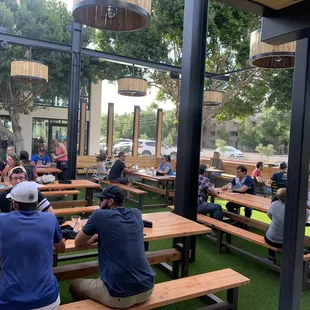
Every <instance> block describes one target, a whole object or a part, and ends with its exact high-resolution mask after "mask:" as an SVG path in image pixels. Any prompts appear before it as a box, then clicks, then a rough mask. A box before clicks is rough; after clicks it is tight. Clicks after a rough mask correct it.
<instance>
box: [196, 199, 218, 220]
mask: <svg viewBox="0 0 310 310" xmlns="http://www.w3.org/2000/svg"><path fill="white" fill-rule="evenodd" d="M197 212H198V213H201V214H204V215H207V214H210V216H211V217H213V218H214V219H216V220H219V221H223V212H222V207H221V206H220V205H218V204H216V203H210V202H206V201H204V202H198V205H197Z"/></svg>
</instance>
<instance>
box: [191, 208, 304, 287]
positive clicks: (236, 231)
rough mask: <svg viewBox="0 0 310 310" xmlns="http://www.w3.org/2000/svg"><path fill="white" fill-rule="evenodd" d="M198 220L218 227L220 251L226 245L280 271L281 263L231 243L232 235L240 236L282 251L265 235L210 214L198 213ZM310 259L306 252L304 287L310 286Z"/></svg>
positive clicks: (217, 239)
mask: <svg viewBox="0 0 310 310" xmlns="http://www.w3.org/2000/svg"><path fill="white" fill-rule="evenodd" d="M197 221H198V222H200V223H203V224H205V225H207V226H210V227H213V228H216V229H217V238H216V245H217V250H218V252H219V253H221V252H222V248H223V247H225V248H227V249H229V250H231V251H234V252H236V253H241V254H244V255H247V256H248V257H250V258H252V259H254V260H255V261H258V262H260V263H262V264H264V265H266V266H268V267H269V268H271V269H274V270H276V271H278V272H280V270H281V268H280V266H279V265H276V264H271V263H270V262H268V261H266V260H264V259H262V258H260V257H258V256H256V255H254V254H252V253H249V252H247V251H245V250H243V249H240V248H238V247H236V246H234V245H232V244H231V236H232V235H233V236H236V237H238V238H241V239H244V240H247V241H250V242H252V243H255V244H257V245H260V246H262V247H265V248H267V249H272V250H274V251H276V252H281V249H277V248H274V247H272V246H270V245H269V244H267V243H266V242H265V240H264V236H262V235H258V234H255V233H253V232H250V231H247V230H244V229H241V228H238V227H235V226H233V225H230V224H227V223H225V222H221V221H218V220H216V219H213V218H211V217H209V216H206V215H203V214H198V215H197ZM223 232H225V233H226V240H225V241H223ZM309 261H310V255H309V254H305V255H304V256H303V289H307V288H310V279H309Z"/></svg>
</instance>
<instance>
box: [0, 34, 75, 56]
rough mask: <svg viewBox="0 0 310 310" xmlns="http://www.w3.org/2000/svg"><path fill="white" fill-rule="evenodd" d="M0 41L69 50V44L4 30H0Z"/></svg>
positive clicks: (55, 49) (66, 51) (63, 50)
mask: <svg viewBox="0 0 310 310" xmlns="http://www.w3.org/2000/svg"><path fill="white" fill-rule="evenodd" d="M0 41H7V42H8V43H9V44H16V45H24V46H28V47H29V46H31V47H35V48H42V49H47V50H52V51H56V52H62V53H70V52H71V44H62V43H58V42H51V41H45V40H39V39H34V38H27V37H23V36H18V35H14V34H9V33H4V32H0Z"/></svg>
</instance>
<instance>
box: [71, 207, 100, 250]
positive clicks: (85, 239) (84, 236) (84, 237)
mask: <svg viewBox="0 0 310 310" xmlns="http://www.w3.org/2000/svg"><path fill="white" fill-rule="evenodd" d="M96 216H97V212H95V213H93V215H92V216H91V217H90V218H89V220H88V221H87V223H86V225H85V226H84V227H83V229H82V230H80V232H79V233H78V235H77V236H76V237H75V246H77V247H79V246H85V245H89V244H91V243H93V242H94V240H95V238H96V237H95V236H94V235H96V234H97V225H96ZM92 238H93V239H92ZM97 238H98V237H97Z"/></svg>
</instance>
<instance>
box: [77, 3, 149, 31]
mask: <svg viewBox="0 0 310 310" xmlns="http://www.w3.org/2000/svg"><path fill="white" fill-rule="evenodd" d="M151 8H152V0H127V1H123V0H74V1H73V10H72V15H73V17H74V19H75V20H76V21H77V22H79V23H81V24H85V25H87V26H90V27H94V28H98V29H104V30H107V31H123V32H129V31H136V30H140V29H143V28H146V27H148V25H149V24H150V18H151Z"/></svg>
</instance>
